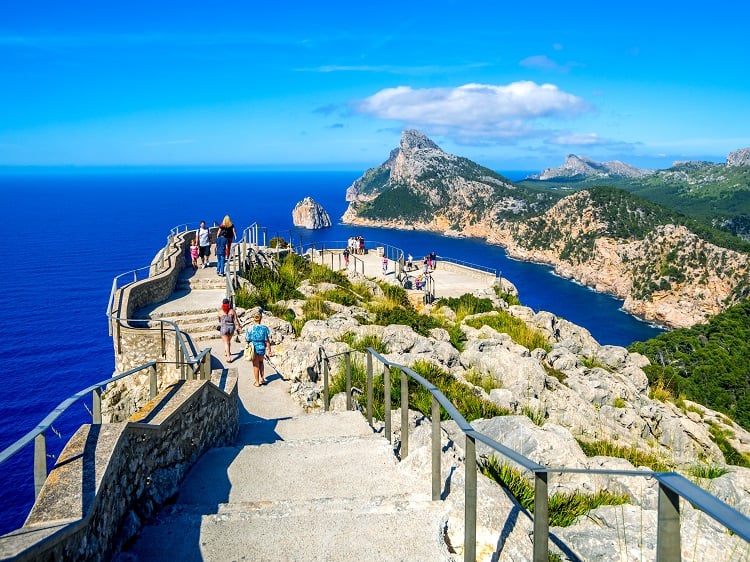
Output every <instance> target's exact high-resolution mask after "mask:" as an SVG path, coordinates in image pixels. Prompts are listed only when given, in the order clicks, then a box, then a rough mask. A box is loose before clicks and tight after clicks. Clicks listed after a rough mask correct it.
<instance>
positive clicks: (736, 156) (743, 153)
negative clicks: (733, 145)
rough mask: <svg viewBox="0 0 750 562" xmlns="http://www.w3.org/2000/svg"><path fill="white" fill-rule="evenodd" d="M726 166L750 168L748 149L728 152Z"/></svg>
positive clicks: (749, 152)
mask: <svg viewBox="0 0 750 562" xmlns="http://www.w3.org/2000/svg"><path fill="white" fill-rule="evenodd" d="M727 166H750V148H740V149H739V150H733V151H732V152H730V153H729V154H728V155H727Z"/></svg>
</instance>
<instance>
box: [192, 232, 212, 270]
mask: <svg viewBox="0 0 750 562" xmlns="http://www.w3.org/2000/svg"><path fill="white" fill-rule="evenodd" d="M195 237H196V238H198V256H199V257H200V259H201V264H202V266H203V267H204V268H205V267H207V266H208V262H209V261H210V260H211V231H210V230H209V229H208V227H207V226H206V221H201V225H200V226H199V227H198V230H197V231H196V233H195Z"/></svg>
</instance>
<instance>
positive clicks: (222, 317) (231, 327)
mask: <svg viewBox="0 0 750 562" xmlns="http://www.w3.org/2000/svg"><path fill="white" fill-rule="evenodd" d="M218 316H219V333H220V334H221V339H222V341H223V342H224V356H225V357H226V358H227V361H228V362H229V363H231V362H232V336H233V335H234V332H235V330H237V331H239V330H240V319H239V318H238V317H237V313H236V312H235V310H234V308H232V303H231V302H230V300H229V299H224V300H223V301H221V308H220V309H219V315H218Z"/></svg>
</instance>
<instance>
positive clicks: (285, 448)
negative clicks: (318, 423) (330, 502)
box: [178, 437, 431, 506]
mask: <svg viewBox="0 0 750 562" xmlns="http://www.w3.org/2000/svg"><path fill="white" fill-rule="evenodd" d="M353 459H356V462H353ZM407 493H409V494H410V493H419V494H424V495H425V497H429V494H430V493H431V489H430V482H429V481H428V482H424V481H420V480H416V479H415V478H414V477H413V476H411V475H409V474H406V473H402V472H401V471H399V470H398V467H397V464H396V460H395V458H394V456H393V451H392V449H391V446H390V444H389V443H388V442H387V441H386V440H385V439H374V438H372V437H330V438H322V439H305V440H297V441H294V440H293V441H279V442H277V443H271V444H265V445H249V446H245V447H242V448H217V449H212V450H210V451H207V452H206V453H205V454H204V455H203V456H202V457H201V459H200V460H199V461H198V463H197V464H196V465H195V466H194V467H193V469H192V470H191V471H190V473H189V474H188V475H187V477H186V479H185V481H184V483H183V485H182V486H181V488H180V492H179V496H178V502H179V503H182V504H198V505H205V504H209V505H214V506H215V505H218V504H220V503H227V502H256V501H264V500H268V499H269V498H272V499H273V500H275V501H281V500H296V501H300V500H312V499H315V498H319V497H322V496H325V497H350V498H353V497H372V496H392V495H400V494H407Z"/></svg>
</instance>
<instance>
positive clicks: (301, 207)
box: [292, 197, 332, 230]
mask: <svg viewBox="0 0 750 562" xmlns="http://www.w3.org/2000/svg"><path fill="white" fill-rule="evenodd" d="M292 222H293V223H294V226H299V227H302V228H309V229H311V230H317V229H320V228H328V227H329V226H331V224H332V223H331V218H330V217H329V216H328V213H327V212H326V210H325V209H324V208H323V207H322V206H320V204H318V203H316V202H315V201H314V200H313V198H312V197H305V198H304V199H303V200H302V201H300V202H299V203H297V204H296V205H295V206H294V209H293V210H292Z"/></svg>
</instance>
